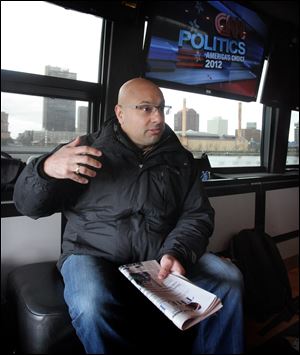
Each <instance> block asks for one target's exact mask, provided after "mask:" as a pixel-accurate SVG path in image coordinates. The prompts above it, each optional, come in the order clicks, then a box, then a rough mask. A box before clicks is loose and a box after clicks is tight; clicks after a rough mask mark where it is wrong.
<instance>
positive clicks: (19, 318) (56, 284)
mask: <svg viewBox="0 0 300 355" xmlns="http://www.w3.org/2000/svg"><path fill="white" fill-rule="evenodd" d="M63 289H64V284H63V280H62V277H61V275H60V273H59V271H58V270H57V268H56V262H55V261H53V262H43V263H36V264H29V265H24V266H21V267H18V268H17V269H15V270H14V271H12V272H11V273H10V274H9V276H8V285H7V290H8V297H7V299H8V302H9V304H10V307H11V309H12V311H13V314H14V322H15V325H16V332H17V348H18V350H19V351H20V352H23V353H27V354H49V353H61V352H63V351H65V352H69V351H72V352H73V353H84V350H83V347H82V344H81V343H80V341H79V339H78V338H77V336H76V333H75V330H74V328H73V326H72V323H71V319H70V316H69V313H68V308H67V305H66V303H65V301H64V297H63Z"/></svg>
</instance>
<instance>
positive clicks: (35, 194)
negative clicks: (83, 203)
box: [13, 154, 74, 219]
mask: <svg viewBox="0 0 300 355" xmlns="http://www.w3.org/2000/svg"><path fill="white" fill-rule="evenodd" d="M48 156H49V154H47V155H44V156H42V157H39V158H36V159H34V160H32V161H31V162H30V163H29V164H28V165H27V166H26V167H25V168H24V169H23V171H22V173H21V174H20V176H19V177H18V179H17V181H16V184H15V188H14V195H13V200H14V203H15V206H16V208H17V210H18V211H19V212H20V213H22V214H23V215H25V216H28V217H31V218H34V219H37V218H39V217H46V216H50V215H52V214H53V213H55V212H60V211H62V209H63V206H64V203H65V201H66V199H67V196H68V195H70V192H68V191H69V190H70V189H72V188H73V189H74V183H73V182H72V181H71V180H67V179H54V178H50V177H47V176H45V174H42V173H41V172H40V166H41V165H42V164H43V161H44V160H45V159H46V158H47V157H48Z"/></svg>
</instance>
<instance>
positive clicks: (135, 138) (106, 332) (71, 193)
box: [14, 78, 243, 354]
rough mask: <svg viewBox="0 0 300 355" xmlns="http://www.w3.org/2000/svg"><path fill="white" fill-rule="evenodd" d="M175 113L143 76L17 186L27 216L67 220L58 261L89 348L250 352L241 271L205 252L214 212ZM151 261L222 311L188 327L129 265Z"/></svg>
mask: <svg viewBox="0 0 300 355" xmlns="http://www.w3.org/2000/svg"><path fill="white" fill-rule="evenodd" d="M166 109H168V107H167V106H165V101H164V97H163V94H162V92H161V90H160V89H159V88H158V87H157V86H156V85H155V84H154V83H152V82H150V81H148V80H145V79H143V78H134V79H132V80H130V81H128V82H126V83H125V84H124V85H123V86H122V87H121V88H120V91H119V96H118V103H117V105H116V106H115V117H114V118H112V119H110V120H107V121H106V123H105V125H104V127H103V129H102V130H101V131H99V132H95V133H91V134H87V135H86V136H82V137H77V138H76V139H75V140H74V141H72V142H70V143H69V144H66V145H64V146H60V147H58V148H56V149H55V150H54V151H53V152H52V153H50V154H47V155H45V156H42V157H40V158H37V159H35V160H33V161H32V162H30V163H29V164H28V166H27V167H26V168H25V169H24V170H23V172H22V174H21V175H20V177H19V179H18V181H17V183H16V187H15V192H14V201H15V204H16V207H17V209H18V210H19V211H20V212H21V213H23V214H24V215H28V216H30V217H33V218H39V217H43V216H48V215H51V214H53V213H55V212H59V211H62V212H63V213H64V215H65V216H66V218H67V224H66V228H65V231H64V236H63V244H62V250H63V251H62V255H61V257H60V258H59V261H58V264H57V266H58V269H59V270H60V272H61V274H62V276H63V279H64V284H65V291H64V297H65V301H66V303H67V305H68V307H69V313H70V316H71V318H72V324H73V326H74V328H75V330H76V333H77V335H78V337H79V339H80V340H81V342H82V344H83V346H84V348H85V351H86V353H88V354H107V353H123V352H126V351H128V352H130V353H134V352H139V353H141V352H142V353H143V352H145V351H149V352H151V351H155V350H157V346H156V344H157V342H158V343H159V344H160V345H159V346H160V347H161V346H162V345H161V344H165V345H166V348H165V350H166V351H171V348H172V346H171V344H172V345H173V348H174V349H175V350H174V351H177V352H178V350H179V349H180V347H182V351H184V352H185V353H188V352H190V353H195V354H200V353H202V354H204V353H207V354H214V353H226V354H237V353H242V352H243V312H242V278H241V275H240V273H239V271H238V270H237V269H236V268H235V266H234V265H233V264H231V263H230V262H228V261H224V260H221V259H220V258H218V257H216V256H214V255H213V254H211V253H206V248H207V245H208V240H209V237H210V236H211V234H212V232H213V227H214V210H213V208H212V207H211V205H210V203H209V200H208V198H207V196H206V194H205V192H204V190H203V187H202V184H201V179H200V175H199V172H198V169H197V166H196V164H195V161H194V158H193V156H192V154H191V153H190V152H189V151H187V150H186V149H185V148H184V147H183V146H182V145H181V144H180V142H179V140H178V138H177V136H176V135H175V133H174V132H173V131H172V130H171V129H170V128H169V127H168V126H167V125H166V124H165V117H164V112H165V110H166ZM152 259H156V260H157V261H158V262H159V263H160V270H159V273H158V277H159V278H160V279H164V278H165V277H166V276H167V275H168V274H169V273H171V272H177V273H179V274H181V275H186V276H187V277H189V278H190V279H191V280H192V281H193V282H194V283H196V284H197V285H199V286H200V287H203V288H205V289H207V290H208V291H211V292H213V293H215V294H217V295H218V297H219V298H221V301H222V303H223V308H222V309H221V310H220V311H219V312H218V313H217V314H216V315H215V316H212V317H210V318H208V319H207V320H204V321H203V322H201V323H199V324H197V325H195V326H194V327H193V328H192V330H188V331H186V332H184V335H182V334H181V333H180V331H179V330H177V328H175V326H174V325H173V324H172V323H171V322H170V321H169V320H167V318H165V317H164V316H163V315H162V314H161V313H160V312H159V311H158V310H156V308H155V307H154V306H153V305H152V304H150V302H149V301H148V300H147V299H146V298H145V297H144V296H143V295H142V294H141V293H139V292H138V291H137V290H136V289H135V288H134V287H133V286H132V285H131V284H130V283H129V282H128V281H127V280H126V279H125V278H124V277H123V276H122V274H121V273H120V272H119V271H118V267H119V266H120V265H122V264H126V263H132V262H139V261H143V260H152ZM188 344H189V345H188ZM145 347H146V348H145Z"/></svg>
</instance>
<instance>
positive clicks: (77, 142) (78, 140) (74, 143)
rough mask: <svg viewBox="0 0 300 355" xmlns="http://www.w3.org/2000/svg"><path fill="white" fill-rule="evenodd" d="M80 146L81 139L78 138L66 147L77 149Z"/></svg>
mask: <svg viewBox="0 0 300 355" xmlns="http://www.w3.org/2000/svg"><path fill="white" fill-rule="evenodd" d="M79 144H80V137H79V136H78V137H76V138H75V139H74V140H72V142H70V143H69V144H66V147H77V146H78V145H79Z"/></svg>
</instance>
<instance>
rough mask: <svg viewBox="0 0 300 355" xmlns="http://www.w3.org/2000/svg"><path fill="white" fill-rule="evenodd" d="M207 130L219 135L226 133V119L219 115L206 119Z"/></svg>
mask: <svg viewBox="0 0 300 355" xmlns="http://www.w3.org/2000/svg"><path fill="white" fill-rule="evenodd" d="M207 132H208V133H213V134H217V135H219V136H223V135H227V134H228V120H224V119H223V118H222V117H220V116H218V117H214V118H212V119H210V120H207Z"/></svg>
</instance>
